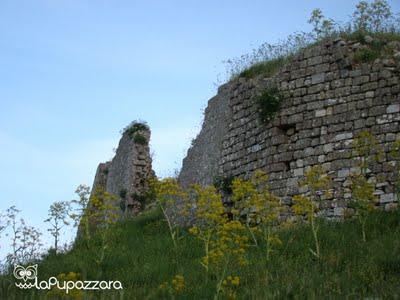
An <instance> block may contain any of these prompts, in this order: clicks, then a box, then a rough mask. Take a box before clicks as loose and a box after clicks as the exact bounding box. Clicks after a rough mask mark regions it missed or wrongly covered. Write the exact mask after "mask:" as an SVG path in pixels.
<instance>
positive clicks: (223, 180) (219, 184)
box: [213, 176, 235, 195]
mask: <svg viewBox="0 0 400 300" xmlns="http://www.w3.org/2000/svg"><path fill="white" fill-rule="evenodd" d="M234 179H235V177H234V176H227V177H223V176H216V177H214V180H213V185H214V187H215V188H216V189H218V190H219V191H222V192H223V193H225V194H226V195H231V194H232V182H233V180H234Z"/></svg>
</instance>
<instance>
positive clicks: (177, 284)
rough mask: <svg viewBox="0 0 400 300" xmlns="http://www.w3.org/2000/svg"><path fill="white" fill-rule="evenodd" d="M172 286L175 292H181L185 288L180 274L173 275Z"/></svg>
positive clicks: (183, 279)
mask: <svg viewBox="0 0 400 300" xmlns="http://www.w3.org/2000/svg"><path fill="white" fill-rule="evenodd" d="M172 288H173V289H174V290H175V291H176V292H177V293H181V292H182V291H183V290H184V289H185V278H184V277H183V276H182V275H175V277H174V279H172Z"/></svg>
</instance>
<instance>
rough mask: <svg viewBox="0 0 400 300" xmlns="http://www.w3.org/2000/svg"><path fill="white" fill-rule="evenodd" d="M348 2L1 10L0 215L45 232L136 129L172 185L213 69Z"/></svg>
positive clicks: (64, 0) (336, 14) (348, 8)
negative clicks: (140, 124) (51, 213)
mask: <svg viewBox="0 0 400 300" xmlns="http://www.w3.org/2000/svg"><path fill="white" fill-rule="evenodd" d="M357 2H358V1H353V0H335V1H333V0H332V1H331V0H324V1H322V0H320V1H317V0H282V1H268V0H261V1H258V0H244V1H235V0H229V1H225V0H223V1H219V0H201V1H192V0H184V1H161V0H159V1H154V0H146V1H133V0H129V1H128V0H125V1H123V0H119V1H102V0H92V1H88V0H35V1H32V0H26V1H21V0H0V210H5V209H6V208H7V207H9V206H11V205H16V206H17V207H18V208H19V209H21V210H22V214H21V216H23V217H24V218H25V219H26V221H27V223H28V224H30V225H34V226H36V227H39V228H40V229H41V230H42V231H43V232H45V231H46V224H45V223H43V220H44V219H45V218H46V215H47V210H48V207H49V206H50V204H51V203H52V202H54V201H59V200H70V199H73V198H74V191H75V188H76V187H77V186H78V185H79V184H81V183H85V184H88V185H91V184H92V182H93V178H94V174H95V171H96V168H97V165H98V163H100V162H104V161H107V160H109V159H110V158H112V156H113V148H115V147H117V143H118V140H119V138H120V134H119V132H120V130H121V129H122V128H123V127H124V126H126V125H127V124H128V123H129V122H130V121H132V120H135V119H141V120H145V121H147V122H148V123H149V125H150V127H151V129H152V140H151V148H152V151H153V152H154V162H153V166H154V169H155V171H156V173H157V175H158V176H161V177H163V176H168V175H172V174H173V173H174V170H175V169H179V168H180V166H181V161H182V158H183V157H184V156H185V153H186V151H187V149H188V147H189V145H190V141H191V139H192V138H194V137H195V135H196V134H197V132H198V131H199V130H200V124H201V121H202V109H204V107H205V106H206V104H207V100H208V99H209V98H210V97H212V96H213V95H214V94H215V92H216V87H215V83H217V82H218V81H219V80H220V81H221V80H222V81H223V80H224V79H225V76H224V72H225V69H224V65H223V64H222V61H223V60H226V59H229V58H232V57H237V56H240V55H241V54H244V53H247V52H249V51H251V49H253V48H255V47H256V46H258V45H259V44H261V43H263V42H265V41H268V42H274V41H277V40H279V39H281V38H284V37H286V36H287V35H289V34H290V33H293V32H295V31H302V30H309V29H310V26H309V24H307V20H308V18H309V15H310V13H311V11H312V9H314V8H317V7H319V8H321V9H322V10H323V12H324V13H325V15H326V16H327V17H330V18H333V19H335V20H347V17H348V16H349V15H350V14H351V13H352V12H353V8H354V6H355V4H356V3H357ZM389 3H390V4H391V6H392V8H393V10H394V11H399V10H400V1H397V0H393V1H389ZM72 236H73V233H72V232H71V231H69V232H68V233H66V235H65V237H64V241H65V240H70V239H71V238H72ZM48 238H49V237H48V235H47V234H46V239H48ZM0 245H1V249H0V253H2V254H4V251H6V250H7V246H6V245H4V239H3V240H2V242H0ZM0 255H1V254H0Z"/></svg>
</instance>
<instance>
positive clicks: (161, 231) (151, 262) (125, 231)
mask: <svg viewBox="0 0 400 300" xmlns="http://www.w3.org/2000/svg"><path fill="white" fill-rule="evenodd" d="M319 222H320V237H321V252H322V259H321V260H319V261H317V260H316V259H315V258H314V257H313V256H312V254H311V253H310V252H309V247H310V246H312V243H313V241H312V236H311V234H310V232H309V228H307V227H306V226H304V225H302V226H300V225H299V226H296V227H294V228H291V229H285V230H283V229H282V230H281V231H280V237H281V239H282V241H283V244H282V246H280V248H278V249H276V251H275V252H273V254H272V258H271V260H270V262H269V263H266V262H265V259H264V258H265V252H264V251H263V247H262V245H261V246H260V247H253V248H251V249H250V250H249V261H250V264H249V265H248V266H246V267H243V268H242V269H237V270H228V274H235V275H238V276H240V286H239V288H238V289H237V298H238V299H266V298H325V297H331V298H344V297H345V298H377V297H379V298H398V297H400V211H395V212H390V213H385V212H376V213H374V214H372V215H371V217H370V218H369V220H368V224H367V234H368V241H367V242H366V243H363V242H362V240H361V232H360V228H359V225H358V223H356V222H355V221H354V220H348V221H345V222H341V223H337V222H329V221H322V220H320V221H319ZM97 238H98V237H97ZM95 240H96V239H95ZM108 244H109V248H108V249H107V251H106V256H105V259H104V261H103V262H102V263H101V265H97V264H96V262H95V261H94V256H95V255H94V254H96V253H98V252H100V251H101V249H100V248H99V247H100V242H99V240H97V242H95V243H93V244H91V246H90V248H87V244H85V243H83V242H81V243H78V244H76V245H75V247H74V248H73V249H72V250H71V251H70V252H69V253H65V254H59V255H57V256H55V255H48V256H47V257H44V258H43V260H42V261H41V262H39V269H38V273H39V278H40V279H41V280H43V279H47V278H49V277H51V276H56V275H57V274H60V273H68V272H71V271H72V272H76V273H79V274H80V278H83V279H87V280H95V279H101V280H119V281H121V282H122V284H123V286H124V290H123V291H114V292H108V293H104V292H103V293H99V292H92V293H90V294H86V295H85V297H86V298H84V299H160V298H161V299H165V298H167V299H168V298H170V296H168V295H167V294H162V293H161V292H160V291H159V285H160V284H161V283H163V282H165V281H171V279H172V278H173V277H174V276H175V275H177V274H182V275H183V276H184V278H185V285H186V287H185V289H184V291H183V293H182V294H180V295H177V296H176V298H177V299H212V298H213V295H214V291H215V280H214V279H213V277H212V276H209V277H208V279H207V278H206V276H205V273H204V270H203V268H202V267H201V265H200V263H199V259H200V258H201V257H202V256H203V255H204V254H203V248H202V245H201V244H200V243H199V242H198V240H196V239H195V238H194V237H192V236H190V235H188V234H185V233H183V238H182V239H181V240H180V241H179V255H178V264H176V263H175V254H174V251H173V247H172V242H171V239H170V236H169V232H168V229H167V225H166V223H165V221H164V220H163V219H162V217H161V215H160V214H159V213H158V212H156V211H153V212H151V213H148V214H146V215H142V216H140V217H138V218H136V219H134V220H129V221H125V222H122V223H119V224H117V225H116V226H115V227H114V228H113V230H112V237H111V239H110V242H109V243H108ZM96 245H97V246H96ZM24 297H26V298H25V299H31V298H32V299H39V298H40V299H46V293H44V292H42V293H34V292H21V291H17V290H16V289H15V287H14V286H13V280H12V279H11V276H10V277H7V276H5V277H3V278H1V285H0V298H1V299H24ZM48 299H55V298H53V297H51V298H48ZM63 299H68V298H63Z"/></svg>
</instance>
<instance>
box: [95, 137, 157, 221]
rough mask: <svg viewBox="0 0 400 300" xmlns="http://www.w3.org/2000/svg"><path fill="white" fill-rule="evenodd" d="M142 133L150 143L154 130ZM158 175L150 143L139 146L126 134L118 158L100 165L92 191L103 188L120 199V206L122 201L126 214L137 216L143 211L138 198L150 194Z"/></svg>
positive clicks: (120, 145)
mask: <svg viewBox="0 0 400 300" xmlns="http://www.w3.org/2000/svg"><path fill="white" fill-rule="evenodd" d="M140 134H141V135H142V136H144V137H145V138H146V140H147V141H149V140H150V130H142V131H140ZM154 176H155V175H154V171H153V169H152V159H151V157H150V148H149V145H148V143H145V144H140V143H136V142H135V141H134V139H133V138H132V136H130V135H129V133H127V132H125V133H124V134H123V135H122V137H121V140H120V141H119V145H118V148H117V150H116V153H115V156H114V158H113V159H112V160H111V161H110V162H107V163H101V164H99V166H98V168H97V172H96V176H95V179H94V183H93V187H92V191H95V190H96V188H97V187H101V188H103V189H104V190H105V191H106V192H108V193H111V194H113V195H115V196H116V197H117V198H118V205H119V204H120V202H121V201H122V207H124V210H126V214H128V215H129V214H132V215H135V214H137V213H138V212H139V211H140V209H141V205H140V203H139V202H140V201H139V200H138V199H136V198H137V197H138V196H139V195H142V194H143V193H145V192H146V191H147V189H148V181H149V179H150V178H152V177H154ZM121 194H124V197H121Z"/></svg>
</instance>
